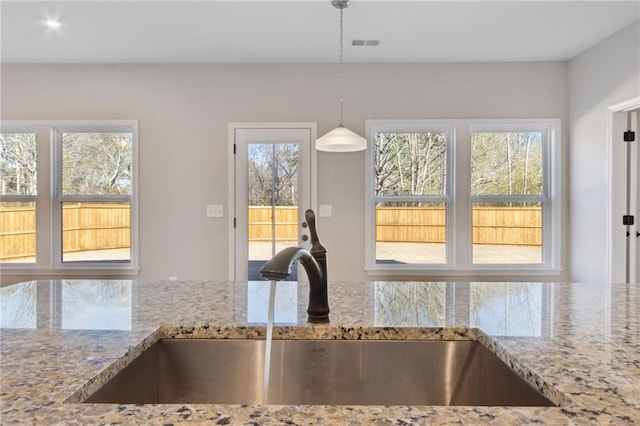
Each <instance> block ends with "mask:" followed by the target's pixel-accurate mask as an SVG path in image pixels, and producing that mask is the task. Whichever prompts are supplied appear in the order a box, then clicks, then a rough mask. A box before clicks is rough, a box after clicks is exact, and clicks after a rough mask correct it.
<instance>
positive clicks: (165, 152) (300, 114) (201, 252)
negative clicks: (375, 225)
mask: <svg viewBox="0 0 640 426" xmlns="http://www.w3.org/2000/svg"><path fill="white" fill-rule="evenodd" d="M576 67H578V66H577V65H575V64H574V65H573V68H574V74H575V73H576V71H575V68H576ZM578 68H581V67H578ZM337 71H338V68H337V65H335V64H289V65H286V64H285V65H3V66H2V75H1V84H2V94H1V96H2V97H1V101H2V111H1V113H2V117H1V118H2V119H5V120H12V119H137V120H139V138H140V162H139V166H140V203H141V206H140V207H141V208H140V256H141V258H140V266H141V268H142V272H141V274H140V276H139V277H140V278H143V279H167V277H168V276H169V275H177V276H178V277H179V279H226V278H227V276H228V274H227V264H228V261H227V247H228V242H227V239H228V231H227V220H226V219H211V218H209V219H208V218H206V217H205V214H204V213H205V205H206V204H225V213H228V207H229V206H226V202H227V199H228V198H227V188H228V185H227V179H228V170H227V123H228V122H243V121H246V122H257V121H280V122H290V121H304V122H317V123H318V134H319V135H322V134H324V133H325V132H327V131H329V130H331V129H332V128H333V127H335V126H336V125H337V124H338V121H339V104H338V87H337V86H338V84H337ZM344 99H345V100H344V102H345V123H344V124H345V125H346V126H347V127H350V128H351V129H352V130H355V131H357V132H360V133H361V134H364V131H365V120H366V119H383V118H391V119H402V118H404V119H417V118H520V117H526V118H560V119H562V120H563V122H566V120H567V119H568V102H567V99H568V96H567V64H566V63H509V64H376V65H372V64H347V65H346V66H345V98H344ZM574 112H575V111H574ZM566 127H567V126H564V128H566ZM563 139H565V140H566V137H565V138H563ZM594 154H600V151H599V150H597V149H594ZM364 161H365V154H364V153H363V152H359V153H347V154H329V153H319V154H318V168H319V176H318V180H319V182H318V194H319V200H318V201H319V203H321V204H332V205H333V217H332V218H320V219H319V223H318V228H319V233H320V236H321V238H322V241H323V244H324V245H325V246H326V247H327V249H328V250H329V263H330V268H331V269H330V274H331V276H330V280H332V281H336V280H363V279H366V275H365V273H364V270H363V268H364V247H363V246H364V243H363V241H364V225H363V216H364V190H365V188H364ZM565 162H566V161H565ZM575 173H576V171H575V170H574V174H575ZM598 185H599V186H602V183H598ZM574 202H575V200H574Z"/></svg>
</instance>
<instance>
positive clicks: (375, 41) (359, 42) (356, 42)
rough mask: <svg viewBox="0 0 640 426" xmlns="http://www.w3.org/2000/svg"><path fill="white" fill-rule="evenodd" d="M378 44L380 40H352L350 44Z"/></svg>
mask: <svg viewBox="0 0 640 426" xmlns="http://www.w3.org/2000/svg"><path fill="white" fill-rule="evenodd" d="M379 44H380V40H353V41H352V42H351V45H352V46H378V45H379Z"/></svg>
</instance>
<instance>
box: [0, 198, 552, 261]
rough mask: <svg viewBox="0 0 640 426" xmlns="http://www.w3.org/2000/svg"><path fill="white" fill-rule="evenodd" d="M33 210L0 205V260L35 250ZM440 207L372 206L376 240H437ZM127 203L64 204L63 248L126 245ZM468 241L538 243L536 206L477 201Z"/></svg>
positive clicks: (292, 233) (278, 229) (278, 211)
mask: <svg viewBox="0 0 640 426" xmlns="http://www.w3.org/2000/svg"><path fill="white" fill-rule="evenodd" d="M274 212H275V221H276V225H275V239H276V240H278V241H295V240H296V235H297V231H298V226H299V225H298V208H297V207H276V208H275V209H274ZM271 215H272V209H271V207H250V208H249V240H250V241H271V237H272V225H271ZM35 222H36V221H35V211H34V209H33V208H29V207H24V208H3V209H0V261H3V260H11V259H21V258H26V257H33V256H35ZM445 225H446V214H445V210H444V208H417V207H378V208H377V209H376V241H378V242H421V243H443V242H444V241H445V237H446V235H445ZM130 227H131V224H130V212H129V206H128V205H109V204H107V205H103V204H101V205H95V204H94V205H74V206H65V207H64V214H63V250H64V252H65V253H68V252H75V251H89V250H105V249H116V248H128V247H130V244H131V242H130V235H131V229H130ZM473 242H474V244H494V245H501V244H506V245H525V246H540V245H541V244H542V211H541V209H540V208H521V207H499V208H497V207H483V208H475V209H474V210H473Z"/></svg>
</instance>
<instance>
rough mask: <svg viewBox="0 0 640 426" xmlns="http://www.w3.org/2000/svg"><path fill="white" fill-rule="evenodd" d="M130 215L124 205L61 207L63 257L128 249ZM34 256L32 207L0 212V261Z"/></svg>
mask: <svg viewBox="0 0 640 426" xmlns="http://www.w3.org/2000/svg"><path fill="white" fill-rule="evenodd" d="M130 217H131V214H130V209H129V205H128V204H89V205H69V206H64V207H63V214H62V240H63V241H62V250H63V252H64V253H71V252H79V251H91V250H109V249H118V248H129V247H130V246H131V240H130V237H131V220H130ZM35 254H36V214H35V210H34V208H33V207H17V208H1V209H0V261H4V260H20V259H25V258H30V257H34V256H35Z"/></svg>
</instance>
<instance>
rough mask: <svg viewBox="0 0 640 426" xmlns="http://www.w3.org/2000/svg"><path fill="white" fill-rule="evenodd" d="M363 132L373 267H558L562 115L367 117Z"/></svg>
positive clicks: (459, 270) (536, 271)
mask: <svg viewBox="0 0 640 426" xmlns="http://www.w3.org/2000/svg"><path fill="white" fill-rule="evenodd" d="M367 136H368V139H369V146H370V147H371V148H370V151H369V155H368V158H367V187H368V189H367V205H366V212H365V220H366V227H367V229H366V233H365V235H366V247H365V248H366V270H367V272H368V273H369V274H371V275H387V276H392V275H425V274H427V275H428V274H434V275H436V274H437V275H492V274H493V275H544V274H550V275H552V274H557V273H559V268H560V232H559V225H560V179H559V168H558V164H559V160H560V158H559V152H560V151H559V141H558V140H557V139H558V138H559V120H517V121H516V120H440V121H436V120H420V121H415V120H410V121H404V120H403V121H387V120H369V121H367Z"/></svg>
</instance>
